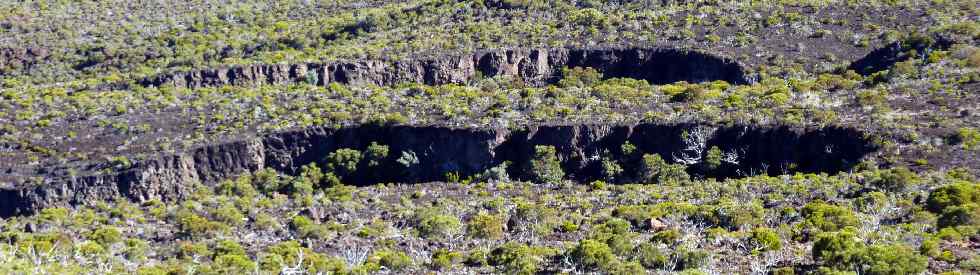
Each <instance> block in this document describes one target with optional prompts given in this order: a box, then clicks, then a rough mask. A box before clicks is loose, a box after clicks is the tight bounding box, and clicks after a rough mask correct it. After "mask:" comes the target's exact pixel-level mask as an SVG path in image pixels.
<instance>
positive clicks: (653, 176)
mask: <svg viewBox="0 0 980 275" xmlns="http://www.w3.org/2000/svg"><path fill="white" fill-rule="evenodd" d="M686 169H687V167H685V166H684V165H683V164H679V163H678V164H669V163H667V161H665V160H664V159H663V158H662V157H660V155H658V154H646V155H643V162H641V163H640V171H639V172H640V179H641V180H643V181H644V182H649V183H659V184H664V183H673V182H684V181H688V180H690V176H689V175H688V174H687V171H685V170H686Z"/></svg>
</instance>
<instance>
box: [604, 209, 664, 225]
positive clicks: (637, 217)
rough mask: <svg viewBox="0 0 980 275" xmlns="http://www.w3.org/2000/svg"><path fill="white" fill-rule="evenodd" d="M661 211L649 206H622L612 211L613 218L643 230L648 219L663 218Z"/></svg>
mask: <svg viewBox="0 0 980 275" xmlns="http://www.w3.org/2000/svg"><path fill="white" fill-rule="evenodd" d="M664 214H665V213H663V211H662V210H660V209H658V208H656V207H653V206H650V205H622V206H617V207H616V208H615V209H613V216H615V217H617V218H622V219H625V220H627V221H629V222H630V224H632V225H633V227H636V228H645V227H647V226H649V224H650V219H652V218H656V217H660V216H663V215H664Z"/></svg>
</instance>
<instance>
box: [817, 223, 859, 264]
mask: <svg viewBox="0 0 980 275" xmlns="http://www.w3.org/2000/svg"><path fill="white" fill-rule="evenodd" d="M863 249H864V244H863V243H861V242H860V241H858V239H857V236H855V235H854V233H851V232H848V231H841V232H826V233H821V234H819V235H817V238H816V241H814V242H813V248H812V249H811V253H812V255H813V259H815V260H817V261H818V262H820V263H821V264H822V265H823V266H827V267H831V268H834V269H837V270H851V269H853V268H854V267H856V264H857V263H858V262H859V260H860V257H861V253H862V250H863Z"/></svg>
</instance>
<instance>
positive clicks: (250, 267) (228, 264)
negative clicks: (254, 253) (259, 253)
mask: <svg viewBox="0 0 980 275" xmlns="http://www.w3.org/2000/svg"><path fill="white" fill-rule="evenodd" d="M213 267H214V271H215V272H217V273H218V274H246V273H250V272H254V271H255V269H256V264H255V262H253V261H252V260H251V259H249V258H248V256H246V255H240V254H227V255H221V256H218V257H217V258H216V259H215V260H214V265H213Z"/></svg>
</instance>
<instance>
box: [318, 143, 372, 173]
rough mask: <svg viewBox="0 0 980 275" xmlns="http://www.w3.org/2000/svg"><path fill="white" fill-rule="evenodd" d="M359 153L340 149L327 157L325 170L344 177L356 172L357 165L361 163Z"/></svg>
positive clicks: (348, 149)
mask: <svg viewBox="0 0 980 275" xmlns="http://www.w3.org/2000/svg"><path fill="white" fill-rule="evenodd" d="M362 157H363V156H362V155H361V151H358V150H354V149H350V148H341V149H338V150H337V151H334V152H333V153H330V154H329V155H327V159H326V162H327V169H330V172H333V173H335V174H337V175H338V176H340V177H344V176H347V175H350V174H353V173H354V172H355V171H357V164H358V163H360V162H361V158H362Z"/></svg>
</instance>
